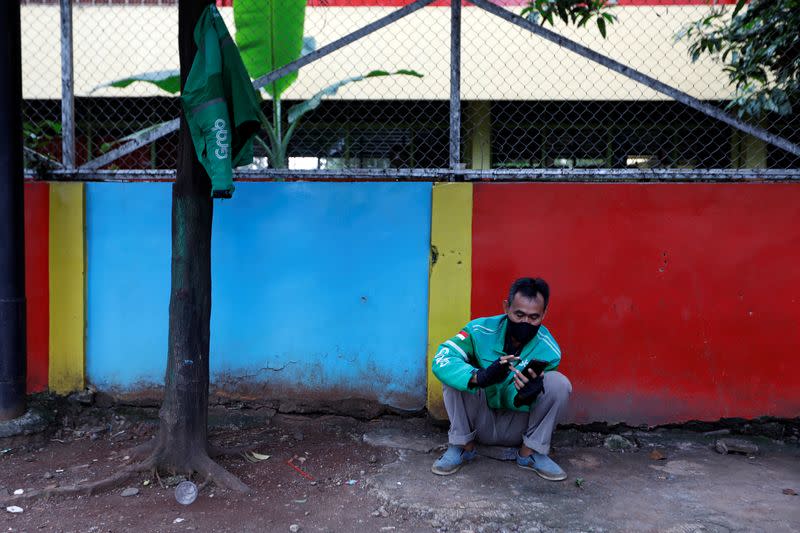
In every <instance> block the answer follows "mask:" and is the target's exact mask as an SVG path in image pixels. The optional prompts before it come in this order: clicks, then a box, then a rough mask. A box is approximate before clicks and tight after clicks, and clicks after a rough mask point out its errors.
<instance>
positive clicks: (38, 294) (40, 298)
mask: <svg viewBox="0 0 800 533" xmlns="http://www.w3.org/2000/svg"><path fill="white" fill-rule="evenodd" d="M49 195H50V190H49V187H48V185H47V184H46V183H26V184H25V296H26V298H27V302H26V303H27V328H28V335H27V337H28V380H27V381H28V392H39V391H42V390H46V389H47V379H48V371H49V358H48V353H49V338H50V337H49V336H50V307H49V301H50V281H49V268H48V258H49V252H48V250H49V241H48V239H49V221H50V214H49V212H50V196H49Z"/></svg>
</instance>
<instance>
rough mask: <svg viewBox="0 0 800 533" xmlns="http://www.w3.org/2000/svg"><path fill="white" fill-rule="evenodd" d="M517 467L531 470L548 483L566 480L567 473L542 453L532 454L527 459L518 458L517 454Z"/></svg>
mask: <svg viewBox="0 0 800 533" xmlns="http://www.w3.org/2000/svg"><path fill="white" fill-rule="evenodd" d="M517 466H519V467H521V468H527V469H528V470H533V471H534V472H536V473H537V474H539V475H540V476H541V477H543V478H544V479H547V480H549V481H562V480H564V479H567V473H566V472H564V470H563V469H562V468H561V467H560V466H558V464H556V462H555V461H553V460H552V459H550V458H549V457H547V456H546V455H544V454H543V453H536V452H534V453H532V454H531V455H529V456H527V457H522V456H520V454H519V452H517Z"/></svg>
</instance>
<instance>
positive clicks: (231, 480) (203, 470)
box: [194, 455, 250, 493]
mask: <svg viewBox="0 0 800 533" xmlns="http://www.w3.org/2000/svg"><path fill="white" fill-rule="evenodd" d="M194 470H195V472H197V473H198V474H199V475H201V476H203V477H205V478H206V482H208V481H213V482H214V483H215V484H216V485H217V486H218V487H222V488H226V489H230V490H235V491H237V492H242V493H248V492H250V487H248V486H247V485H245V484H244V482H242V480H240V479H239V478H238V477H236V476H234V475H233V474H231V473H230V472H228V471H227V470H225V469H224V468H223V467H222V466H221V465H219V464H218V463H216V462H214V460H213V459H211V458H210V457H209V456H208V455H202V456H200V457H198V458H196V459H195V460H194Z"/></svg>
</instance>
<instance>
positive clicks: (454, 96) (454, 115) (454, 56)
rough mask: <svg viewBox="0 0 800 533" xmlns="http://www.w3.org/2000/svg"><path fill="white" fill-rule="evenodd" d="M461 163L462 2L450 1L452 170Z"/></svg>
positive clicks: (459, 0)
mask: <svg viewBox="0 0 800 533" xmlns="http://www.w3.org/2000/svg"><path fill="white" fill-rule="evenodd" d="M460 163H461V0H450V169H451V170H456V169H458V168H460Z"/></svg>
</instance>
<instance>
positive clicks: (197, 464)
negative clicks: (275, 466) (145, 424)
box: [0, 439, 250, 505]
mask: <svg viewBox="0 0 800 533" xmlns="http://www.w3.org/2000/svg"><path fill="white" fill-rule="evenodd" d="M154 442H155V439H153V441H150V442H146V443H144V444H143V445H140V446H137V447H136V448H133V450H137V451H139V452H140V453H141V450H145V449H147V448H150V449H151V450H152V451H151V453H150V455H149V456H148V457H147V458H146V459H144V460H142V461H139V462H137V463H133V464H130V465H128V466H125V467H124V468H122V469H121V470H119V471H118V472H115V473H114V474H111V475H110V476H107V477H105V478H103V479H100V480H97V481H92V482H88V483H78V484H76V485H65V486H63V487H50V488H44V489H34V490H29V491H26V492H25V493H23V494H18V495H13V496H9V497H8V498H5V499H2V500H0V505H10V504H13V503H17V502H22V501H29V500H34V499H37V498H49V497H51V496H76V495H86V496H91V495H93V494H96V493H98V492H101V491H107V490H111V489H113V488H115V487H118V486H119V485H122V484H123V483H124V482H125V481H127V480H128V479H129V478H131V477H132V476H133V475H134V474H138V473H140V472H147V471H151V472H155V474H156V477H158V467H159V466H160V462H161V458H162V455H163V453H160V452H162V450H161V449H153V448H155V446H154V445H153V444H154ZM217 451H218V452H220V454H224V453H225V452H228V451H230V450H219V449H218V450H217ZM130 453H135V452H133V451H132V452H130ZM234 453H239V452H234ZM189 465H190V466H191V470H193V471H194V472H196V473H197V474H198V475H199V476H200V477H201V478H203V479H204V481H203V482H202V483H201V485H200V486H201V487H205V486H207V485H208V484H209V483H212V482H213V483H214V484H216V485H217V486H218V487H220V488H223V489H230V490H234V491H236V492H241V493H248V492H250V487H248V486H247V485H246V484H244V483H243V482H242V481H241V480H240V479H239V478H238V477H236V476H235V475H233V474H231V473H230V472H228V471H227V470H225V468H223V467H222V466H221V465H219V464H217V463H216V462H214V460H213V459H211V457H209V455H208V454H206V453H203V452H200V453H198V454H197V456H196V457H194V458H192V459H190V462H189ZM159 481H160V479H159ZM162 487H163V485H162Z"/></svg>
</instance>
